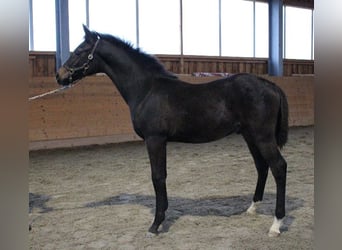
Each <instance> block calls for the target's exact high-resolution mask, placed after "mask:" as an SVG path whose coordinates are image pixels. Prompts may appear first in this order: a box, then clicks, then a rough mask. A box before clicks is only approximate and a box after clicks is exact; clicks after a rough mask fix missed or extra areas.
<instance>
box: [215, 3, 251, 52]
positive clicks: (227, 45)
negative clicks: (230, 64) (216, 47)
mask: <svg viewBox="0 0 342 250" xmlns="http://www.w3.org/2000/svg"><path fill="white" fill-rule="evenodd" d="M221 9H222V14H221V16H222V20H221V26H222V55H223V56H239V57H240V56H245V57H252V56H253V2H250V1H241V0H222V7H221Z"/></svg>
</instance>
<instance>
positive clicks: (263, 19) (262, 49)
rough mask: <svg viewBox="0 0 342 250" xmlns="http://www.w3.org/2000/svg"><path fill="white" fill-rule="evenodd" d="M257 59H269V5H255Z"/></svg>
mask: <svg viewBox="0 0 342 250" xmlns="http://www.w3.org/2000/svg"><path fill="white" fill-rule="evenodd" d="M254 48H255V52H254V56H255V57H266V58H267V57H268V4H267V3H258V2H256V3H255V45H254Z"/></svg>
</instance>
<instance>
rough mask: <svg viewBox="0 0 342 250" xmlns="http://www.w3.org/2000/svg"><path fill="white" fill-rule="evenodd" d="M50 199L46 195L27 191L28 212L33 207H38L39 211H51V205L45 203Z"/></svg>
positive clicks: (30, 211)
mask: <svg viewBox="0 0 342 250" xmlns="http://www.w3.org/2000/svg"><path fill="white" fill-rule="evenodd" d="M50 199H51V197H50V196H48V195H40V194H35V193H29V213H32V211H33V209H34V208H38V209H39V210H40V211H39V212H40V213H47V212H51V211H53V208H52V207H48V206H47V205H46V203H47V202H48V201H49V200H50Z"/></svg>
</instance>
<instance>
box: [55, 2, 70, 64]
mask: <svg viewBox="0 0 342 250" xmlns="http://www.w3.org/2000/svg"><path fill="white" fill-rule="evenodd" d="M55 4H56V68H57V69H56V70H58V69H59V68H60V67H61V66H62V65H63V63H64V62H65V61H66V60H67V59H68V57H69V55H70V46H69V8H68V0H55Z"/></svg>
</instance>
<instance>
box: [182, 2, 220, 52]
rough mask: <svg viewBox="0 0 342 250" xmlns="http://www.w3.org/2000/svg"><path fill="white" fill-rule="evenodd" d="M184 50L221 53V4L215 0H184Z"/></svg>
mask: <svg viewBox="0 0 342 250" xmlns="http://www.w3.org/2000/svg"><path fill="white" fill-rule="evenodd" d="M183 51H184V54H186V55H208V56H210V55H212V56H213V55H215V56H217V55H219V6H218V1H213V0H183Z"/></svg>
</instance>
